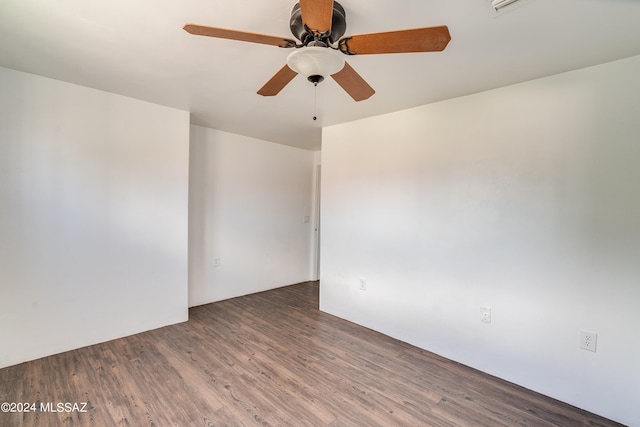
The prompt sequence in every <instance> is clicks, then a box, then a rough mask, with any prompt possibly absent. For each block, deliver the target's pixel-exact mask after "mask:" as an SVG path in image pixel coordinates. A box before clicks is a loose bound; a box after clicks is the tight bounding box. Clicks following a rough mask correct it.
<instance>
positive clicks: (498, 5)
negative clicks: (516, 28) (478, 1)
mask: <svg viewBox="0 0 640 427" xmlns="http://www.w3.org/2000/svg"><path fill="white" fill-rule="evenodd" d="M516 1H518V0H491V6H493V8H494V9H495V10H498V9H502V8H503V7H505V6H509V5H510V4H511V3H515V2H516Z"/></svg>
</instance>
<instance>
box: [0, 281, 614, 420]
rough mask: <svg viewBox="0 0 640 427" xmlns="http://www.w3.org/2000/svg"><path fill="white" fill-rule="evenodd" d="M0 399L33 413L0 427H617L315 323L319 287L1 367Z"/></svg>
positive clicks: (210, 310) (236, 303)
mask: <svg viewBox="0 0 640 427" xmlns="http://www.w3.org/2000/svg"><path fill="white" fill-rule="evenodd" d="M0 402H31V403H33V402H35V403H36V406H35V409H36V412H23V413H0V426H81V425H94V426H144V425H146V426H159V427H163V426H256V425H260V426H336V427H337V426H434V427H444V426H474V427H475V426H492V427H493V426H562V427H567V426H616V425H619V424H616V423H614V422H612V421H609V420H606V419H603V418H601V417H598V416H596V415H593V414H590V413H587V412H584V411H581V410H579V409H577V408H574V407H572V406H569V405H566V404H564V403H560V402H558V401H555V400H553V399H550V398H548V397H544V396H541V395H539V394H536V393H533V392H531V391H528V390H525V389H523V388H521V387H518V386H515V385H513V384H510V383H507V382H505V381H502V380H499V379H497V378H494V377H491V376H489V375H486V374H483V373H481V372H478V371H476V370H473V369H471V368H468V367H466V366H463V365H459V364H457V363H455V362H451V361H449V360H447V359H444V358H441V357H438V356H436V355H434V354H431V353H429V352H427V351H424V350H420V349H418V348H416V347H413V346H411V345H409V344H406V343H403V342H400V341H397V340H394V339H392V338H389V337H387V336H384V335H382V334H379V333H376V332H374V331H371V330H369V329H366V328H362V327H360V326H357V325H354V324H352V323H349V322H347V321H344V320H341V319H338V318H336V317H333V316H330V315H328V314H325V313H321V312H320V311H319V310H318V284H317V282H309V283H303V284H299V285H294V286H289V287H286V288H280V289H276V290H272V291H268V292H263V293H259V294H255V295H249V296H245V297H240V298H235V299H232V300H227V301H222V302H218V303H214V304H209V305H205V306H200V307H196V308H193V309H191V310H190V320H189V321H188V322H186V323H182V324H178V325H173V326H168V327H164V328H161V329H157V330H154V331H150V332H145V333H142V334H138V335H134V336H131V337H127V338H122V339H118V340H114V341H110V342H107V343H103V344H98V345H94V346H90V347H85V348H81V349H78V350H74V351H69V352H66V353H62V354H58V355H55V356H50V357H45V358H43V359H39V360H35V361H32V362H27V363H23V364H20V365H16V366H12V367H8V368H4V369H1V370H0ZM58 402H61V403H65V402H69V403H70V404H71V405H69V406H68V407H67V408H69V409H72V410H74V411H71V412H64V411H63V412H53V409H59V408H57V404H58ZM83 402H87V406H86V408H84V409H85V411H86V412H79V411H75V409H78V410H80V409H82V408H81V407H80V406H81V404H82V403H83ZM73 403H78V404H79V405H78V407H77V408H74V407H73V405H72V404H73ZM41 404H42V405H44V406H43V408H44V409H45V411H42V410H41V409H42V408H41V406H40V405H41ZM47 405H49V406H47ZM62 409H66V408H64V405H63V408H62Z"/></svg>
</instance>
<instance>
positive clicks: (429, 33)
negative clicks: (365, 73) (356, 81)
mask: <svg viewBox="0 0 640 427" xmlns="http://www.w3.org/2000/svg"><path fill="white" fill-rule="evenodd" d="M449 40H451V35H450V34H449V29H448V28H447V26H446V25H442V26H439V27H427V28H416V29H413V30H400V31H389V32H385V33H371V34H359V35H355V36H351V37H345V38H343V39H341V40H340V42H339V44H340V50H341V51H342V52H343V53H346V54H348V55H368V54H375V53H405V52H439V51H441V50H444V48H445V47H447V44H448V43H449Z"/></svg>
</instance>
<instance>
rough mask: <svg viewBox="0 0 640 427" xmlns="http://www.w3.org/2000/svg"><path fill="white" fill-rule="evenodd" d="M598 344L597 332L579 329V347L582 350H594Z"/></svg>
mask: <svg viewBox="0 0 640 427" xmlns="http://www.w3.org/2000/svg"><path fill="white" fill-rule="evenodd" d="M597 344H598V334H596V333H595V332H588V331H580V348H581V349H583V350H589V351H593V352H595V351H596V345H597Z"/></svg>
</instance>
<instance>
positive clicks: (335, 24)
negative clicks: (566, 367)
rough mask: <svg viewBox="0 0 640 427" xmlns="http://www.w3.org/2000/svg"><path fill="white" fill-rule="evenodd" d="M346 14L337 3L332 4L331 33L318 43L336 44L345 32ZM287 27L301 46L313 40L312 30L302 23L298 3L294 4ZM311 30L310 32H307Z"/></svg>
mask: <svg viewBox="0 0 640 427" xmlns="http://www.w3.org/2000/svg"><path fill="white" fill-rule="evenodd" d="M345 17H346V13H345V11H344V8H343V7H342V5H340V3H338V2H337V1H334V2H333V17H332V19H331V31H330V32H329V34H328V37H325V38H324V39H320V40H319V41H328V42H329V43H330V44H334V43H335V42H337V41H338V40H339V39H340V37H342V36H343V35H344V33H345V31H346V30H347V23H346V21H345ZM289 27H290V28H291V33H292V34H293V35H294V37H295V38H297V39H298V40H300V42H301V43H302V44H303V45H305V46H306V45H307V44H308V43H310V42H312V41H317V40H315V37H314V34H313V32H312V31H313V30H314V28H306V27H305V25H304V23H303V22H302V13H301V12H300V3H296V4H295V5H294V6H293V10H291V19H290V20H289ZM309 30H311V31H309Z"/></svg>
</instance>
